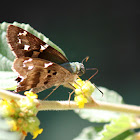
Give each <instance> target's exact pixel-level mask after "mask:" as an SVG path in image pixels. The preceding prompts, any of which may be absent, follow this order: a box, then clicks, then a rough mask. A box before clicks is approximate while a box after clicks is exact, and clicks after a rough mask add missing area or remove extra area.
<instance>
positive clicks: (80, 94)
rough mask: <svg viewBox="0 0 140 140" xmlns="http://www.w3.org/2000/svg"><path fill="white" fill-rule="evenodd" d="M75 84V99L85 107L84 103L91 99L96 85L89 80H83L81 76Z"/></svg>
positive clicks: (80, 105)
mask: <svg viewBox="0 0 140 140" xmlns="http://www.w3.org/2000/svg"><path fill="white" fill-rule="evenodd" d="M73 86H74V87H75V97H74V101H75V102H76V103H77V105H78V106H79V108H84V104H85V103H87V102H90V101H91V94H92V93H93V92H94V89H95V86H94V85H93V84H92V83H91V82H90V81H89V80H86V81H83V80H82V79H80V78H79V79H77V80H76V83H73Z"/></svg>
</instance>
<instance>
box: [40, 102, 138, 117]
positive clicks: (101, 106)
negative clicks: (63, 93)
mask: <svg viewBox="0 0 140 140" xmlns="http://www.w3.org/2000/svg"><path fill="white" fill-rule="evenodd" d="M39 102H40V105H39V106H38V109H39V110H73V109H79V108H78V106H77V105H76V103H75V102H74V101H70V104H69V101H39ZM84 109H98V110H108V111H115V112H123V113H132V114H136V115H140V107H139V106H135V105H127V104H113V103H106V102H103V101H96V104H95V103H87V104H85V107H84Z"/></svg>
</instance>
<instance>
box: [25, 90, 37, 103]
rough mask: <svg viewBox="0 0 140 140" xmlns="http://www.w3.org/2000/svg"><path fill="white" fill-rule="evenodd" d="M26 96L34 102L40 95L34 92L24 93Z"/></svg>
mask: <svg viewBox="0 0 140 140" xmlns="http://www.w3.org/2000/svg"><path fill="white" fill-rule="evenodd" d="M24 94H25V95H26V97H27V98H28V99H29V100H30V101H31V102H33V100H34V99H37V98H38V95H37V94H36V93H34V92H32V91H26V92H24Z"/></svg>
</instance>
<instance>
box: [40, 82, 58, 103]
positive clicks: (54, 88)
mask: <svg viewBox="0 0 140 140" xmlns="http://www.w3.org/2000/svg"><path fill="white" fill-rule="evenodd" d="M60 85H61V84H59V85H57V86H56V87H55V88H54V89H53V90H52V91H51V92H50V93H49V94H48V95H47V96H46V97H45V98H44V99H43V101H44V100H45V99H47V98H48V97H49V96H50V95H51V94H52V93H53V92H54V91H55V90H56V89H57V88H58V87H59V86H60Z"/></svg>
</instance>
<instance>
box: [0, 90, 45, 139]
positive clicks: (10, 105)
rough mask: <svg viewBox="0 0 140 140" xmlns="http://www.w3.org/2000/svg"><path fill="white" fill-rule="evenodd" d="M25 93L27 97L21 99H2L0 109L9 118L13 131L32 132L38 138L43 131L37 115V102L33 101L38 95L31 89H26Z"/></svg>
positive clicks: (25, 133)
mask: <svg viewBox="0 0 140 140" xmlns="http://www.w3.org/2000/svg"><path fill="white" fill-rule="evenodd" d="M25 95H26V97H27V98H22V99H20V100H1V101H0V111H1V112H2V113H3V117H5V118H8V124H9V125H10V126H11V131H18V132H21V133H23V134H24V135H27V133H31V134H33V136H34V138H36V137H37V135H38V134H40V133H42V131H43V129H39V125H40V121H39V119H38V118H37V117H36V114H37V112H38V110H37V104H36V103H35V102H34V101H33V100H34V99H36V98H37V97H38V96H37V94H34V93H33V92H30V91H26V92H25Z"/></svg>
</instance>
